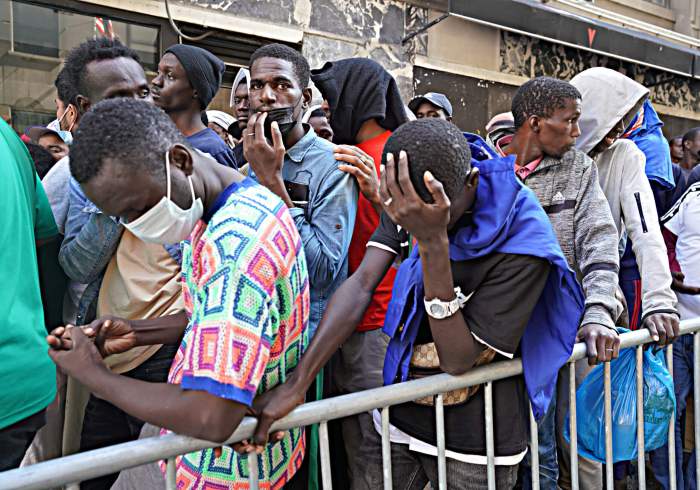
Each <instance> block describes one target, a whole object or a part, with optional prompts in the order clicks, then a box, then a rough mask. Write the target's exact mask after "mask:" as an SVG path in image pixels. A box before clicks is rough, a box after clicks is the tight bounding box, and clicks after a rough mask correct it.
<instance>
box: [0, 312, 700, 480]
mask: <svg viewBox="0 0 700 490" xmlns="http://www.w3.org/2000/svg"><path fill="white" fill-rule="evenodd" d="M698 331H700V318H695V319H692V320H685V321H683V322H681V333H682V334H694V333H695V332H698ZM650 342H651V338H650V335H649V333H648V332H647V331H646V330H638V331H635V332H629V333H625V334H623V335H621V348H627V347H634V346H637V347H636V349H637V352H636V353H637V356H636V360H637V377H636V384H637V408H638V410H637V422H638V424H637V425H638V427H641V428H643V427H644V418H643V417H644V414H643V413H642V407H643V405H642V394H643V377H642V349H643V348H644V347H643V345H644V344H647V343H650ZM693 346H694V362H693V376H694V379H698V377H699V376H700V335H695V336H694V339H693ZM585 351H586V349H585V345H583V344H577V345H576V346H575V347H574V352H573V355H572V356H571V358H570V359H569V366H568V374H569V381H570V388H569V402H570V410H571V416H570V417H569V423H570V433H571V434H572V437H571V470H572V481H571V484H572V488H573V489H578V487H579V481H578V465H577V461H578V459H577V442H576V441H577V438H576V437H574V436H573V435H574V434H577V432H576V428H577V427H576V392H575V389H576V383H575V381H576V377H575V371H574V362H575V361H576V360H579V359H583V358H584V357H585V354H586V352H585ZM666 356H667V362H668V367H669V370H672V369H673V365H672V361H673V349H672V348H671V347H669V348H667V352H666ZM522 371H523V370H522V363H521V361H520V360H518V359H514V360H509V361H504V362H498V363H494V364H490V365H487V366H481V367H478V368H475V369H472V370H470V371H469V372H468V373H466V374H464V375H461V376H450V375H447V374H439V375H436V376H430V377H427V378H422V379H418V380H414V381H409V382H406V383H399V384H396V385H392V386H386V387H383V388H376V389H373V390H367V391H363V392H359V393H353V394H350V395H344V396H339V397H335V398H330V399H328V400H322V401H318V402H311V403H306V404H304V405H302V406H301V407H299V408H297V409H296V410H294V411H293V412H292V413H291V414H289V415H288V416H287V417H285V418H284V419H282V420H279V421H278V422H276V423H275V424H274V425H273V426H272V430H285V429H290V428H292V427H300V426H307V425H311V424H314V423H320V431H319V439H320V449H321V471H322V481H323V488H324V490H330V489H331V487H332V484H331V465H330V453H329V447H328V425H327V423H328V421H329V420H333V419H338V418H342V417H347V416H349V415H355V414H358V413H362V412H367V411H370V410H374V409H379V410H380V412H381V439H382V461H383V466H384V467H383V476H384V489H385V490H388V489H390V488H392V484H391V474H392V471H391V444H390V441H389V410H390V407H391V406H392V405H397V404H400V403H405V402H409V401H413V400H416V399H418V398H423V397H426V396H435V399H436V403H435V420H436V428H437V449H438V488H439V489H440V490H444V489H446V488H447V484H446V481H447V478H446V473H447V472H446V460H445V425H444V401H443V396H442V395H441V393H445V392H448V391H452V390H455V389H460V388H464V387H467V386H474V385H480V384H484V403H485V411H484V413H485V420H484V424H485V428H486V430H485V434H486V454H487V475H488V488H489V489H495V488H496V477H495V475H496V466H495V454H494V425H493V424H494V420H493V381H496V380H499V379H504V378H509V377H512V376H517V375H519V374H521V373H522ZM562 372H565V370H562ZM604 379H605V436H606V445H605V446H606V453H607V454H606V462H607V465H606V475H605V479H606V482H607V484H608V488H612V479H613V468H612V464H611V463H612V426H611V414H610V411H611V392H610V391H611V390H610V365H609V363H607V364H606V366H605V375H604ZM693 394H694V396H693V400H694V407H695V413H700V383H693ZM530 417H531V418H530V428H531V431H530V432H531V440H530V450H531V453H532V478H533V488H535V489H538V488H539V469H538V464H537V463H538V458H537V454H538V440H537V430H536V428H537V424H536V423H535V421H534V417H532V414H530ZM255 424H256V421H255V419H252V418H246V419H244V420H243V422H241V424H240V426H239V427H238V429H237V430H236V432H235V433H234V434H233V435H232V436H231V437H230V438H229V440H228V441H227V443H228V444H233V443H234V442H237V441H241V440H243V439H248V438H250V437H251V436H252V434H253V431H254V429H255ZM674 429H675V420H672V421H671V423H670V427H669V444H668V452H669V477H670V481H669V486H670V488H671V489H672V490H674V489H675V488H676V479H675V474H676V471H677V470H678V469H677V468H676V467H675V463H676V461H675V434H674V432H675V430H674ZM695 440H696V441H700V424H697V423H696V424H695ZM637 441H638V444H639V448H640V449H641V450H640V451H639V457H638V467H639V468H638V471H639V488H640V489H644V488H645V468H644V450H643V449H644V431H643V429H642V430H641V431H638V434H637ZM220 445H221V444H217V443H212V442H208V441H203V440H199V439H194V438H191V437H186V436H181V435H176V434H168V435H164V436H160V437H151V438H147V439H140V440H137V441H133V442H127V443H124V444H117V445H114V446H111V447H106V448H102V449H97V450H93V451H87V452H84V453H80V454H75V455H72V456H66V457H64V458H58V459H55V460H51V461H46V462H43V463H38V464H35V465H31V466H26V467H23V468H19V469H15V470H10V471H6V472H3V473H0V490H11V489H17V490H19V489H22V490H31V489H43V488H55V487H57V486H61V485H70V484H74V483H76V482H80V481H84V480H88V479H91V478H95V477H98V476H102V475H107V474H110V473H114V472H117V471H121V470H124V469H128V468H133V467H136V466H140V465H143V464H148V463H152V462H155V461H160V460H166V461H167V465H166V471H165V482H166V488H168V489H169V490H170V489H175V488H176V483H175V476H176V475H175V457H176V456H179V455H182V454H186V453H190V452H193V451H198V450H201V449H205V448H211V447H216V446H220ZM695 458H696V462H697V465H696V471H697V473H696V479H697V481H698V482H700V451H696V452H695ZM249 463H250V465H249V469H250V474H251V478H250V487H251V488H252V489H257V488H258V467H257V457H251V458H250V461H249Z"/></svg>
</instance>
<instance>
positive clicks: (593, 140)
mask: <svg viewBox="0 0 700 490" xmlns="http://www.w3.org/2000/svg"><path fill="white" fill-rule="evenodd" d="M571 83H572V85H574V86H575V87H576V88H577V89H578V90H579V91H580V92H581V95H582V96H583V100H582V115H581V119H580V120H579V125H580V127H581V136H580V137H579V138H578V140H577V142H576V147H577V148H578V149H579V150H581V151H583V152H584V153H588V152H590V151H591V150H592V149H593V148H595V146H596V145H597V144H598V143H600V141H602V140H603V138H604V137H605V136H606V135H607V134H608V133H609V132H610V130H611V129H612V128H613V127H615V125H616V124H617V123H618V122H619V121H620V120H621V119H623V120H624V121H625V124H628V123H629V121H630V120H631V119H632V117H634V115H635V114H636V113H637V111H638V110H639V108H640V107H641V105H642V103H643V102H644V100H645V99H646V98H647V96H648V94H649V90H648V89H647V88H646V87H644V86H643V85H641V84H639V83H637V82H635V81H634V80H632V79H631V78H628V77H626V76H624V75H623V74H621V73H619V72H617V71H614V70H610V69H608V68H600V67H597V68H591V69H589V70H585V71H583V72H581V73H579V74H578V75H576V76H575V77H574V78H573V79H572V80H571ZM595 163H596V166H597V167H598V173H599V181H600V186H601V188H602V189H603V192H604V193H605V197H606V198H607V200H608V204H609V206H610V210H611V212H612V215H613V219H614V221H615V226H616V228H617V232H618V236H622V234H623V233H626V234H627V237H628V238H629V239H630V240H631V241H632V249H633V250H634V254H635V257H636V259H637V266H638V268H639V273H640V275H641V278H642V318H644V317H646V316H649V315H650V314H653V313H658V312H664V313H676V302H677V299H676V295H675V293H674V292H673V291H672V290H671V271H670V268H669V264H668V258H667V255H666V245H665V244H664V239H663V236H662V234H661V227H660V225H659V218H658V216H657V214H656V205H655V203H654V194H653V192H652V190H651V186H650V185H649V180H648V179H647V177H646V174H645V172H644V167H645V165H646V159H645V157H644V153H642V151H641V150H640V149H639V148H637V145H636V144H635V143H634V142H632V141H630V140H625V139H622V140H618V141H617V142H615V143H614V144H613V145H612V146H611V147H610V148H608V149H607V150H605V151H604V152H602V153H600V154H598V155H596V156H595Z"/></svg>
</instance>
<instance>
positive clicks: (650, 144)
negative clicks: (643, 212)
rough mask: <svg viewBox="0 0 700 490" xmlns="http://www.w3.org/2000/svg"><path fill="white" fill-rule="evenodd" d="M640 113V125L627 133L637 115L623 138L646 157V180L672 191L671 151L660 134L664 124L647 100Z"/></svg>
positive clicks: (673, 185) (634, 121) (673, 183)
mask: <svg viewBox="0 0 700 490" xmlns="http://www.w3.org/2000/svg"><path fill="white" fill-rule="evenodd" d="M642 111H643V112H642V114H643V116H641V117H643V118H644V120H643V121H642V125H641V126H640V127H639V128H637V129H635V130H634V131H632V132H629V130H630V129H631V128H632V127H634V126H635V124H636V123H637V120H638V119H639V117H640V115H639V114H637V116H636V117H635V118H634V119H633V120H632V122H631V123H630V125H629V126H628V128H627V131H626V132H625V138H627V139H630V140H632V141H634V142H635V143H636V144H637V147H638V148H639V149H640V150H642V152H643V153H644V156H646V159H647V163H646V167H645V172H646V174H647V178H648V179H649V180H650V181H652V182H657V183H658V184H660V185H661V186H662V187H664V188H666V189H673V188H674V187H675V186H676V182H675V180H674V178H673V168H672V166H671V163H672V162H671V151H670V149H669V147H668V141H666V138H664V135H663V133H662V132H661V127H662V126H663V125H664V123H663V122H661V119H659V116H658V114H657V113H656V111H655V110H654V107H653V106H652V105H651V102H649V99H647V100H646V101H644V105H643V106H642ZM640 112H641V111H640ZM659 216H661V215H659Z"/></svg>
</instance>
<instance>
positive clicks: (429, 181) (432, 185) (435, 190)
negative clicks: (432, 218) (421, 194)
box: [423, 170, 450, 208]
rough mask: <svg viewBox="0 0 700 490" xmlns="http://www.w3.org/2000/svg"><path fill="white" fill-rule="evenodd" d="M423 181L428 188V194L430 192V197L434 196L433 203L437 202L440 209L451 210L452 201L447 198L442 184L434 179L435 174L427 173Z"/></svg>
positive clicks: (427, 171)
mask: <svg viewBox="0 0 700 490" xmlns="http://www.w3.org/2000/svg"><path fill="white" fill-rule="evenodd" d="M423 181H424V182H425V186H426V187H427V188H428V192H430V195H431V196H433V201H435V204H436V205H437V206H440V207H447V208H449V207H450V199H449V198H448V197H447V194H445V189H444V187H443V186H442V183H441V182H440V181H439V180H437V179H436V178H435V177H433V174H432V173H431V172H430V171H429V170H426V171H425V174H424V175H423Z"/></svg>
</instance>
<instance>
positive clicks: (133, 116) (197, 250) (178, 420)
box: [47, 99, 309, 488]
mask: <svg viewBox="0 0 700 490" xmlns="http://www.w3.org/2000/svg"><path fill="white" fill-rule="evenodd" d="M119 121H129V124H128V125H124V124H121V125H120V124H119ZM114 128H119V130H115V129H114ZM105 135H109V137H107V138H106V137H105ZM274 139H275V141H276V142H278V141H279V140H280V139H281V136H280V135H279V133H278V132H277V133H275V138H274ZM71 151H72V153H71V172H72V174H73V177H74V178H75V179H76V180H77V181H78V182H80V185H81V186H82V187H83V189H84V190H85V194H86V195H87V196H88V197H89V198H90V199H91V200H92V201H93V202H94V203H95V204H96V205H97V206H99V207H100V209H101V210H102V212H103V213H104V214H105V215H108V216H118V217H120V219H121V220H123V221H125V222H126V226H127V227H129V228H130V229H131V231H132V232H133V233H134V234H135V235H137V236H139V237H140V238H141V239H142V240H144V241H146V242H152V243H160V244H166V243H173V242H180V241H181V240H184V241H183V242H182V247H183V263H182V283H183V291H184V298H185V310H186V311H185V312H182V313H180V314H176V315H169V316H163V317H160V318H154V319H149V320H134V321H130V320H126V319H120V318H104V317H103V318H100V319H98V320H96V321H95V322H93V323H92V324H90V325H89V326H88V327H85V332H86V333H87V335H86V333H83V332H84V331H83V329H81V328H69V329H65V328H63V327H61V328H59V329H56V330H54V331H53V332H52V334H51V335H50V336H49V337H48V338H47V342H48V343H49V345H50V347H51V349H50V355H51V357H52V359H53V360H54V361H55V362H56V364H57V365H58V366H59V367H60V368H61V369H62V370H63V371H64V372H66V373H67V374H68V375H69V376H73V377H75V378H76V379H78V380H79V381H80V382H81V383H83V384H84V385H85V386H86V387H87V388H88V389H90V390H91V391H92V392H93V393H94V394H96V395H97V396H98V397H100V398H101V399H103V400H105V401H106V402H109V403H111V404H113V405H114V406H116V407H118V408H119V409H121V410H123V411H125V412H127V413H128V414H130V415H131V416H133V417H136V418H138V419H140V420H143V421H145V422H147V423H150V424H152V425H156V426H158V427H164V428H165V429H167V430H171V431H175V432H178V433H180V434H185V435H189V436H192V437H197V438H201V439H206V440H210V441H217V442H218V441H225V440H226V439H227V438H228V437H229V436H230V435H231V434H232V433H233V432H234V430H235V429H236V427H237V426H238V424H239V423H240V421H241V420H242V419H243V417H244V415H245V414H246V411H247V410H248V408H249V406H250V405H251V403H252V401H253V398H254V396H255V394H256V392H257V391H258V389H260V391H265V390H267V389H270V388H272V387H274V386H275V385H276V384H277V383H279V382H280V381H281V380H284V379H285V378H286V377H287V376H288V375H289V371H290V370H291V369H293V368H294V366H296V364H297V362H298V359H299V357H300V356H301V353H302V352H303V351H304V350H305V348H306V343H307V338H308V332H307V326H308V314H309V280H308V274H307V271H306V261H305V258H304V255H303V248H302V243H301V238H300V236H299V233H298V232H297V230H296V227H295V226H294V221H293V220H292V218H291V216H290V214H289V212H288V210H287V208H286V207H285V206H284V204H283V202H282V201H281V200H280V199H279V198H278V197H277V196H275V195H273V194H272V193H271V192H269V191H268V190H267V189H265V188H264V187H262V186H260V185H258V184H256V183H255V182H253V181H252V180H250V179H248V178H245V177H243V176H242V175H241V174H240V173H238V172H237V171H236V170H234V169H231V168H228V167H225V166H223V165H220V164H219V163H217V161H216V160H214V159H213V157H211V156H209V155H207V154H204V153H201V152H198V151H195V150H193V149H192V148H191V147H190V146H189V144H187V142H186V140H185V138H184V137H183V136H182V135H181V133H180V132H179V131H178V129H177V128H176V127H175V125H174V124H173V122H172V121H171V120H170V118H168V116H167V115H166V114H165V113H164V112H163V111H161V110H160V109H158V108H157V107H155V106H153V105H152V104H149V103H147V102H145V101H134V100H129V99H116V100H108V101H103V102H102V103H100V104H97V105H96V106H95V107H94V108H93V109H92V110H91V111H90V112H88V113H87V114H86V115H85V116H84V118H83V120H82V121H81V126H80V128H79V130H78V132H77V134H76V139H75V143H74V146H73V148H72V150H71ZM166 189H167V194H166ZM88 335H92V336H94V337H95V338H96V340H95V343H93V342H91V341H90V339H89V338H88ZM232 339H235V342H234V341H232ZM172 343H180V348H179V350H178V352H177V354H176V356H175V360H174V361H173V363H172V367H171V369H170V373H169V375H168V382H167V383H163V382H160V383H158V382H144V381H141V380H137V379H133V378H129V377H126V376H121V375H118V374H115V373H113V372H112V371H110V370H109V369H108V368H107V367H106V365H105V362H104V360H103V359H102V357H103V356H105V357H106V356H108V355H112V354H117V353H121V352H126V351H128V350H130V349H133V348H135V347H138V346H144V345H152V344H172ZM98 348H99V351H98ZM250 457H255V458H257V465H258V466H257V467H258V468H259V471H260V485H261V487H266V488H267V487H272V488H280V487H281V486H282V485H285V484H287V482H289V480H290V479H291V478H292V476H293V475H294V474H295V472H296V470H297V468H298V467H299V465H300V464H301V461H302V459H303V457H304V438H303V435H302V431H301V429H293V430H291V431H288V432H285V433H284V435H283V437H282V438H281V439H280V440H278V441H277V442H275V443H274V444H270V445H268V446H267V449H265V450H263V451H261V453H260V454H258V455H252V456H239V455H237V454H236V453H234V452H233V451H232V450H231V449H230V448H228V447H224V448H223V449H221V451H220V452H218V453H217V452H216V451H215V450H213V449H207V450H203V451H196V452H193V453H190V454H187V455H184V456H182V457H179V458H177V487H178V488H192V487H194V486H195V483H194V482H195V481H196V488H201V487H202V486H206V487H207V488H209V487H211V488H214V487H217V488H233V487H236V488H238V486H239V485H241V486H242V485H243V484H244V483H246V482H247V481H248V461H249V458H250ZM223 468H228V470H224V469H223Z"/></svg>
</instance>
